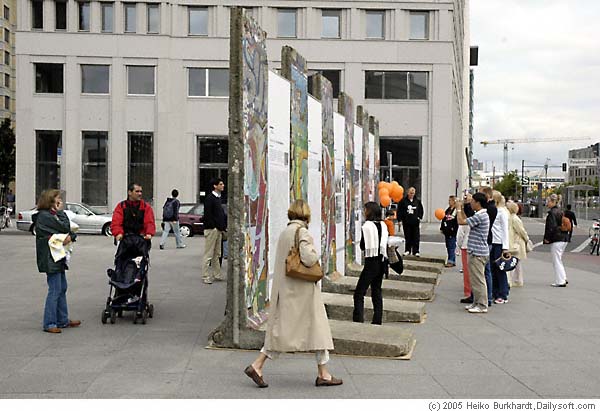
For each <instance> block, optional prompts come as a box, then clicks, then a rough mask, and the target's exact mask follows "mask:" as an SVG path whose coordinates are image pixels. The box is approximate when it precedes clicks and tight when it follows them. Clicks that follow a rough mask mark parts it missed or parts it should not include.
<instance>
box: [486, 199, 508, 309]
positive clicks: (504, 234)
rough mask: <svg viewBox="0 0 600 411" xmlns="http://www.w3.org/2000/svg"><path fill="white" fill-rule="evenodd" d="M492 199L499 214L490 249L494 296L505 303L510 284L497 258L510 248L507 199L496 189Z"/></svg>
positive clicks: (493, 227)
mask: <svg viewBox="0 0 600 411" xmlns="http://www.w3.org/2000/svg"><path fill="white" fill-rule="evenodd" d="M492 199H493V200H494V203H495V204H496V209H497V215H496V219H495V220H494V223H493V224H492V247H491V249H490V265H491V269H492V298H493V299H494V304H505V303H507V302H508V294H509V292H510V286H509V285H508V277H507V276H506V271H502V270H501V269H500V268H498V265H497V264H496V260H498V259H499V258H500V257H502V256H504V257H507V256H508V255H509V254H508V248H509V243H510V239H509V234H508V214H509V213H508V210H507V209H506V200H505V199H504V196H503V195H502V193H501V192H499V191H496V190H494V191H493V193H492Z"/></svg>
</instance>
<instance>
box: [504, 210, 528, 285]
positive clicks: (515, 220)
mask: <svg viewBox="0 0 600 411" xmlns="http://www.w3.org/2000/svg"><path fill="white" fill-rule="evenodd" d="M506 208H507V209H508V211H509V213H510V215H509V217H508V232H509V238H510V244H509V249H508V251H509V252H510V253H511V254H512V255H514V256H515V257H517V258H518V259H519V263H518V264H517V266H516V267H515V269H514V270H512V271H511V272H510V286H511V287H523V261H524V260H525V259H526V258H527V252H528V249H527V244H528V243H529V241H530V240H529V235H527V231H525V227H524V226H523V221H521V219H520V218H519V215H518V214H519V205H518V204H517V203H515V202H514V201H509V202H508V203H506Z"/></svg>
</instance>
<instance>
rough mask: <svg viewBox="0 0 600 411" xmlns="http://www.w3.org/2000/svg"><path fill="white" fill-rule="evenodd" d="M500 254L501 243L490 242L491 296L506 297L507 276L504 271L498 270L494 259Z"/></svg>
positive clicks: (507, 290) (507, 287)
mask: <svg viewBox="0 0 600 411" xmlns="http://www.w3.org/2000/svg"><path fill="white" fill-rule="evenodd" d="M501 256H502V244H492V248H491V250H490V264H491V267H492V298H494V299H496V298H502V299H503V300H507V299H508V292H509V290H510V286H509V285H508V277H507V276H506V271H502V270H500V269H499V268H498V267H497V266H496V264H494V261H496V260H497V259H498V258H500V257H501Z"/></svg>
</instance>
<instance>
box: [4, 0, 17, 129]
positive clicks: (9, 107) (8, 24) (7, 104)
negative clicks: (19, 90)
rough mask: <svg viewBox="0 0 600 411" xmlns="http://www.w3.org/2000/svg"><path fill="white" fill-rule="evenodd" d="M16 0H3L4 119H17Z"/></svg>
mask: <svg viewBox="0 0 600 411" xmlns="http://www.w3.org/2000/svg"><path fill="white" fill-rule="evenodd" d="M16 3H17V1H16V0H2V1H0V4H1V5H2V79H1V80H0V90H1V94H2V102H0V113H1V115H0V116H1V117H2V119H5V118H7V117H9V118H10V119H11V120H12V122H13V123H14V121H15V110H16V105H15V31H16V20H17V19H16V15H17V7H16Z"/></svg>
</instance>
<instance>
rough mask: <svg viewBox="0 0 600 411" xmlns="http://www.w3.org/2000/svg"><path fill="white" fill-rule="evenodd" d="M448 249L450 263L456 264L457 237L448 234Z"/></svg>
mask: <svg viewBox="0 0 600 411" xmlns="http://www.w3.org/2000/svg"><path fill="white" fill-rule="evenodd" d="M446 250H447V251H448V263H450V264H456V237H450V236H446Z"/></svg>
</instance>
